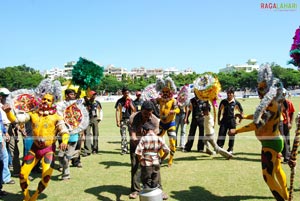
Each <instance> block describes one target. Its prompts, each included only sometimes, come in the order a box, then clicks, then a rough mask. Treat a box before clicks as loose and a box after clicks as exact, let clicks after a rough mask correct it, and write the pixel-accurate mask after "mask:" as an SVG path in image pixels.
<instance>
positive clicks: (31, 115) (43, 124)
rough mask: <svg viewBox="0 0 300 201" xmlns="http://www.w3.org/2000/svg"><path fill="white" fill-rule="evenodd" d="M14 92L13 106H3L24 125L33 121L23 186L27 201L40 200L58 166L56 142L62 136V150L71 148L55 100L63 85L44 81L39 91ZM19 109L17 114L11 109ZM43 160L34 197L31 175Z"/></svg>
mask: <svg viewBox="0 0 300 201" xmlns="http://www.w3.org/2000/svg"><path fill="white" fill-rule="evenodd" d="M17 94H18V93H12V95H15V96H14V97H10V100H11V102H10V105H9V104H7V105H5V106H4V107H3V109H4V111H5V112H6V114H7V117H8V119H9V120H10V121H11V122H14V123H19V124H23V125H24V123H25V122H27V121H30V122H31V124H32V132H33V134H32V135H33V138H34V139H33V145H32V147H31V149H30V151H29V153H28V154H27V155H26V156H25V157H24V164H23V166H22V168H21V172H20V186H21V188H22V191H23V194H24V200H25V201H28V200H30V201H34V200H37V198H38V196H39V195H40V194H41V193H42V192H43V191H44V190H45V188H46V187H47V186H48V183H49V181H50V177H51V175H52V172H53V165H54V153H55V142H56V139H57V137H58V136H59V137H61V139H62V143H61V145H60V147H59V148H60V149H62V150H64V149H66V148H67V143H68V139H69V132H68V129H67V128H66V126H65V122H64V120H63V118H62V116H60V115H58V114H57V113H56V107H55V105H54V102H56V101H58V100H60V98H61V85H60V82H59V81H54V82H52V81H51V80H50V79H45V80H43V81H42V82H41V83H40V84H39V86H38V87H37V88H36V89H35V91H34V92H33V91H28V93H26V94H24V93H22V91H21V93H20V94H19V95H17ZM11 109H13V110H14V111H15V114H14V113H13V111H12V110H11ZM38 161H41V164H42V179H41V181H40V182H39V184H38V188H37V190H36V192H35V193H34V194H33V195H32V196H30V194H29V189H28V188H29V179H28V176H29V174H30V172H31V170H32V169H33V167H34V166H35V165H36V164H37V163H38Z"/></svg>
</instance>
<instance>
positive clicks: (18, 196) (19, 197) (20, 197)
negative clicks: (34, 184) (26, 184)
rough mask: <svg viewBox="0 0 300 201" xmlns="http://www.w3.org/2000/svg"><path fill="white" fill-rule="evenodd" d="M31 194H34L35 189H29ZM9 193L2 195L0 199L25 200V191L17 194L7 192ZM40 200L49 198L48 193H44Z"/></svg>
mask: <svg viewBox="0 0 300 201" xmlns="http://www.w3.org/2000/svg"><path fill="white" fill-rule="evenodd" d="M29 192H30V195H33V194H34V192H35V190H29ZM7 193H8V194H7V195H6V196H3V197H0V200H4V201H17V200H23V193H22V192H21V191H19V192H18V193H16V194H13V193H10V192H7ZM38 200H47V195H46V194H44V193H42V194H41V195H40V196H39V197H38Z"/></svg>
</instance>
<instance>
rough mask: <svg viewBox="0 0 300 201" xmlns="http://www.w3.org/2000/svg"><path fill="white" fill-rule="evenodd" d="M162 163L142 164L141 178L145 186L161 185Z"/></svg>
mask: <svg viewBox="0 0 300 201" xmlns="http://www.w3.org/2000/svg"><path fill="white" fill-rule="evenodd" d="M159 170H160V165H152V166H149V167H148V166H142V167H141V177H142V178H141V180H142V183H143V186H144V188H156V187H159V178H160V171H159Z"/></svg>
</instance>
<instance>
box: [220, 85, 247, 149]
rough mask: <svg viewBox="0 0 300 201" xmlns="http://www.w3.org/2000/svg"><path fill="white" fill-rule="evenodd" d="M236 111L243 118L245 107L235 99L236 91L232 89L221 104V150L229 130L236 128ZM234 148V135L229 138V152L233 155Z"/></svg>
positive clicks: (229, 89)
mask: <svg viewBox="0 0 300 201" xmlns="http://www.w3.org/2000/svg"><path fill="white" fill-rule="evenodd" d="M235 110H238V111H239V113H240V114H241V115H242V116H243V107H242V105H241V104H240V102H238V101H237V100H236V99H235V98H234V89H233V88H232V87H230V88H228V90H227V98H226V99H223V100H222V101H221V102H220V105H219V110H218V124H219V126H220V128H219V136H218V141H217V144H218V145H219V147H221V148H223V146H224V143H225V139H226V134H227V132H228V130H229V129H235V128H236V121H235ZM221 116H222V119H221ZM233 146H234V135H233V136H229V142H228V149H227V151H228V152H230V153H232V152H233Z"/></svg>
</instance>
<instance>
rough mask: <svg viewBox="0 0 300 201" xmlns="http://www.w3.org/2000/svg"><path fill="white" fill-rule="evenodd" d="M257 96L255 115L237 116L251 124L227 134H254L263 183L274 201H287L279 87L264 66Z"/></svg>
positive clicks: (280, 89)
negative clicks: (258, 150) (259, 143)
mask: <svg viewBox="0 0 300 201" xmlns="http://www.w3.org/2000/svg"><path fill="white" fill-rule="evenodd" d="M258 76H259V77H258V95H259V98H260V99H261V103H260V105H259V106H258V107H257V109H256V111H255V113H254V115H248V116H246V115H244V116H242V115H238V117H239V118H242V119H253V122H251V123H250V124H248V125H246V126H244V127H241V128H237V129H231V130H230V131H229V134H230V135H235V134H238V133H242V132H249V131H255V135H256V137H257V139H258V140H259V141H260V142H261V144H262V150H261V165H262V174H263V178H264V180H265V182H266V183H267V185H268V186H269V189H270V190H271V192H272V194H273V196H274V197H275V199H276V200H287V199H288V197H289V196H288V191H287V182H286V175H285V172H284V171H283V169H282V167H281V153H280V152H281V151H282V149H283V138H282V136H281V135H280V132H279V128H278V127H279V121H280V112H281V109H280V104H281V101H282V100H283V96H282V88H280V87H279V88H277V87H276V86H275V85H276V84H277V82H278V80H276V79H274V78H273V76H272V71H271V68H270V67H269V66H268V65H266V66H262V67H260V69H259V74H258Z"/></svg>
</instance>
